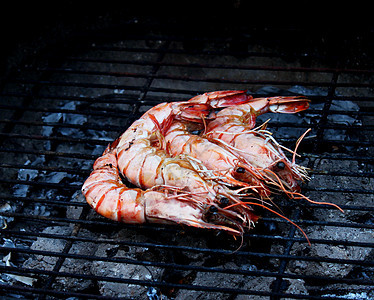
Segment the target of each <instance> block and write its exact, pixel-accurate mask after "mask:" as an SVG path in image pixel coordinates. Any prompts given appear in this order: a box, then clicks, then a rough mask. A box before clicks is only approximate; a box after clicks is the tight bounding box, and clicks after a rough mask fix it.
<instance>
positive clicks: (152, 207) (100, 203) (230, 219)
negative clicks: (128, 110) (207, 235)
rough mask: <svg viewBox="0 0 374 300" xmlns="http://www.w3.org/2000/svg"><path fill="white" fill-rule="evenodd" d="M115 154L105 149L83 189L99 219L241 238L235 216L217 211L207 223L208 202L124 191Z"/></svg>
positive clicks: (166, 193)
mask: <svg viewBox="0 0 374 300" xmlns="http://www.w3.org/2000/svg"><path fill="white" fill-rule="evenodd" d="M115 152H116V151H115V149H112V148H110V147H108V148H107V150H106V151H105V152H104V154H103V155H102V156H101V157H99V158H98V159H97V160H96V161H95V163H94V166H93V169H94V170H93V171H92V172H91V174H90V176H89V177H88V178H87V180H86V181H85V183H84V184H83V186H82V193H83V195H84V196H85V198H86V200H87V202H88V204H89V205H90V206H91V207H92V208H94V209H95V211H96V212H98V213H99V214H100V215H102V216H104V217H106V218H109V219H111V220H114V221H119V222H124V223H135V224H141V223H145V222H149V223H166V224H170V223H178V224H184V225H188V226H194V227H199V228H206V229H216V230H222V231H226V232H228V233H230V234H232V235H242V233H243V227H242V225H241V224H240V223H238V222H237V220H236V219H235V215H234V214H232V213H231V212H226V211H223V210H220V209H219V208H217V209H216V210H217V211H216V218H210V220H211V221H213V222H211V223H210V222H207V221H206V220H205V219H207V218H206V216H207V213H209V202H207V203H203V202H201V199H199V200H197V199H194V198H193V196H191V195H188V194H187V195H186V194H185V193H183V191H178V190H177V189H172V190H167V189H161V190H160V191H158V190H154V189H148V190H142V189H139V188H128V187H126V186H125V185H124V184H123V182H122V181H121V179H120V176H119V171H118V168H117V158H116V153H115ZM220 214H221V215H220ZM214 222H217V224H215V223H214ZM230 226H231V227H230ZM233 227H234V228H233Z"/></svg>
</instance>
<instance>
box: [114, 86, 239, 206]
mask: <svg viewBox="0 0 374 300" xmlns="http://www.w3.org/2000/svg"><path fill="white" fill-rule="evenodd" d="M227 94H228V95H229V96H231V93H230V92H227ZM237 103H243V102H242V101H241V100H240V99H239V100H238V99H230V97H228V99H226V98H225V93H223V94H222V95H221V97H219V98H218V97H216V95H215V94H214V95H213V96H212V97H209V95H206V97H205V98H201V99H200V100H199V101H196V102H172V103H161V104H159V105H157V106H155V107H153V108H151V109H150V110H148V111H147V112H146V113H145V114H144V115H143V116H142V117H141V118H140V119H139V120H137V121H135V122H134V123H133V124H132V125H131V126H130V127H129V128H128V129H127V130H126V131H125V132H124V133H123V134H122V135H121V137H120V138H119V139H118V140H117V142H116V143H117V145H116V148H117V151H116V152H117V158H118V168H119V170H120V172H121V173H122V175H124V176H125V177H126V178H127V179H128V180H129V181H130V182H131V183H133V184H135V185H136V186H138V187H140V188H143V189H147V188H151V187H153V186H156V185H168V186H174V187H180V188H186V189H187V190H189V191H191V192H192V191H193V192H194V193H196V194H200V195H202V197H211V198H212V199H213V198H216V197H217V195H218V194H221V195H224V196H225V197H227V196H228V194H227V192H225V191H226V190H227V189H226V188H224V187H223V186H221V185H219V184H218V183H216V182H214V181H211V180H210V181H208V180H204V179H203V178H202V177H201V176H200V175H199V174H198V172H197V171H196V170H195V169H194V167H193V166H192V165H191V163H190V162H189V161H188V160H186V159H184V158H183V157H181V156H175V157H171V155H169V153H168V151H167V149H166V147H165V139H164V133H165V131H166V130H167V129H168V128H169V127H170V125H171V124H172V122H174V120H188V121H197V122H201V120H202V116H204V115H207V114H208V113H210V112H211V111H212V109H213V108H217V107H225V106H229V105H234V104H237Z"/></svg>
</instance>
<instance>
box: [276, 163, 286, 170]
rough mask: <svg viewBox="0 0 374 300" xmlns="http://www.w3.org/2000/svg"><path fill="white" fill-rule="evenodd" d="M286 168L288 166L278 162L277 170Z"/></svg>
mask: <svg viewBox="0 0 374 300" xmlns="http://www.w3.org/2000/svg"><path fill="white" fill-rule="evenodd" d="M285 167H286V164H285V163H284V162H283V161H278V162H277V168H278V169H280V170H283V169H284V168H285Z"/></svg>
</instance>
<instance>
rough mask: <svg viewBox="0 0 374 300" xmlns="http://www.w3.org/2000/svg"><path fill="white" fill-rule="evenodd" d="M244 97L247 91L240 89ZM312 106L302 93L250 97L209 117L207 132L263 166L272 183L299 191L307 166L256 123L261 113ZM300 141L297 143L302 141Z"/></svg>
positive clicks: (295, 109)
mask: <svg viewBox="0 0 374 300" xmlns="http://www.w3.org/2000/svg"><path fill="white" fill-rule="evenodd" d="M238 92H239V94H238V95H239V96H240V97H243V96H242V94H244V91H238ZM308 107H309V100H307V99H304V98H300V97H270V98H257V99H249V101H248V102H247V103H245V104H241V105H237V106H235V107H228V108H224V109H222V110H221V111H219V112H218V113H217V114H216V116H215V118H214V119H213V120H212V121H210V122H209V121H208V125H207V129H206V135H207V137H209V138H210V139H212V140H213V141H215V142H217V143H218V144H220V145H222V146H226V147H228V148H229V149H231V150H232V151H234V152H236V153H237V154H239V155H240V156H242V157H243V158H245V160H246V161H248V162H249V163H251V164H252V165H253V166H255V167H257V168H258V169H259V170H261V173H262V175H263V176H264V177H266V178H268V181H269V182H270V183H273V184H274V185H275V186H278V187H279V188H280V189H282V190H288V191H291V192H295V191H299V185H298V181H302V180H305V179H307V178H308V176H307V173H306V170H305V168H303V167H301V166H299V165H297V164H296V163H295V155H296V154H295V153H296V152H295V151H296V149H295V151H293V153H294V155H293V159H292V161H290V160H289V159H288V158H287V157H286V155H285V154H284V152H283V151H282V148H284V147H282V146H281V145H280V144H278V143H277V142H276V140H275V139H274V138H273V137H272V136H271V133H270V132H268V131H266V130H265V126H260V128H257V129H255V130H254V129H253V128H254V127H255V123H256V118H257V116H259V115H261V114H263V113H266V112H277V113H296V112H300V111H303V110H305V109H307V108H308ZM298 144H299V143H297V145H298Z"/></svg>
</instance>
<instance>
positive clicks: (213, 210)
mask: <svg viewBox="0 0 374 300" xmlns="http://www.w3.org/2000/svg"><path fill="white" fill-rule="evenodd" d="M209 211H210V212H211V213H215V212H217V211H218V208H217V207H215V206H213V205H212V206H210V207H209Z"/></svg>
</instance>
